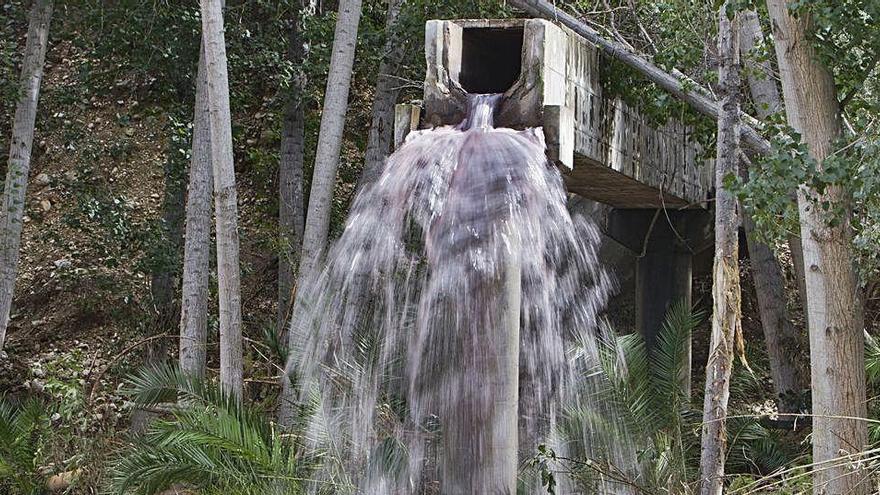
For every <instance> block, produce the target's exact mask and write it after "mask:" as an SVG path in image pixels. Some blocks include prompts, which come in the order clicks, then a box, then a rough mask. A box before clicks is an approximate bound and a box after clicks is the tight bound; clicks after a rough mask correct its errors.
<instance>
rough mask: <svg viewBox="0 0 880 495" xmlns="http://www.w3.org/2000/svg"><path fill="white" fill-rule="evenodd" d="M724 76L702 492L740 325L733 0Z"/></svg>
mask: <svg viewBox="0 0 880 495" xmlns="http://www.w3.org/2000/svg"><path fill="white" fill-rule="evenodd" d="M718 19H719V21H718V59H719V64H720V65H719V70H718V82H719V96H720V97H721V112H720V114H719V118H718V152H717V158H716V164H715V268H714V270H713V283H712V300H713V311H712V338H711V344H710V348H709V361H708V363H707V364H706V393H705V399H704V402H703V437H702V442H701V449H700V493H701V494H702V495H721V492H722V489H723V487H724V457H725V451H726V449H727V431H726V421H727V402H728V399H729V398H730V375H731V371H732V370H733V355H734V350H733V345H734V337H735V335H736V332H738V331H739V327H740V285H739V265H738V252H737V251H738V249H737V246H738V234H737V228H738V215H737V204H736V197H735V196H734V195H733V194H732V193H731V192H730V191H728V190H726V189H725V188H724V179H725V177H727V176H728V175H730V174H735V173H736V170H737V165H738V164H739V130H738V126H739V106H740V104H739V96H740V95H739V85H740V76H739V51H738V50H737V45H738V41H737V37H738V34H739V33H738V28H737V26H736V24H737V20H738V17H737V16H736V15H734V17H733V19H730V18H729V17H728V15H727V3H726V2H725V4H724V5H722V6H721V9H720V11H719V16H718Z"/></svg>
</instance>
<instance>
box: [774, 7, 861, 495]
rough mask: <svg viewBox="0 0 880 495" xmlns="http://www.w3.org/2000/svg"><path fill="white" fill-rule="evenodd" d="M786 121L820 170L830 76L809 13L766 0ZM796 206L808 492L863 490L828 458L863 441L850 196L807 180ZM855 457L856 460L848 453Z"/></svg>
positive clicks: (832, 111)
mask: <svg viewBox="0 0 880 495" xmlns="http://www.w3.org/2000/svg"><path fill="white" fill-rule="evenodd" d="M767 9H768V11H769V12H770V18H771V20H772V21H773V35H774V39H775V44H776V57H777V60H778V63H779V72H780V75H781V78H782V92H783V96H784V98H785V111H786V115H787V118H788V123H789V125H791V127H793V128H794V130H795V131H797V132H798V133H799V134H800V135H801V137H802V139H803V141H804V142H805V143H806V145H807V148H808V149H809V153H810V155H811V158H813V159H814V160H815V161H816V162H817V163H818V164H819V166H820V167H821V166H822V162H823V161H824V160H825V158H827V157H828V156H829V154H830V153H831V152H832V151H833V146H834V141H835V140H836V139H837V137H838V136H839V135H840V132H841V122H840V116H839V111H840V108H839V105H838V101H837V91H836V88H835V86H834V78H833V76H832V74H831V72H830V71H829V69H828V68H827V67H825V66H824V65H823V63H822V62H821V61H820V60H819V58H818V56H817V54H816V53H815V50H814V48H813V45H812V43H813V40H812V39H811V38H810V37H809V36H808V32H809V29H810V22H811V21H810V15H809V12H800V13H799V15H798V17H797V18H795V17H793V16H792V15H791V13H790V12H789V10H788V2H787V1H786V0H767ZM825 201H827V202H828V203H829V204H830V205H831V207H832V209H831V211H837V208H838V207H839V208H840V210H841V211H844V212H846V213H843V214H842V215H843V218H836V219H835V220H838V221H837V222H835V224H834V225H832V224H831V223H830V222H829V221H828V220H829V218H828V215H827V214H824V213H823V212H822V210H821V209H818V210H817V209H816V208H815V206H816V205H817V204H819V202H825ZM798 209H799V210H800V224H801V233H802V239H801V241H802V243H803V252H804V266H805V268H806V270H805V275H806V277H805V281H806V286H807V301H806V303H807V304H806V306H807V312H808V318H807V319H808V327H809V331H810V364H811V370H812V377H811V378H812V392H813V394H812V397H813V409H812V412H813V415H814V417H813V433H812V442H813V462H816V463H826V464H824V465H822V466H821V468H819V469H815V470H814V474H813V493H815V494H817V495H820V494H821V495H824V494H840V493H848V494H866V493H868V492H869V491H870V489H871V486H870V482H869V477H868V473H866V472H865V468H864V467H863V466H861V467H860V465H858V464H857V463H856V462H840V461H835V462H829V461H831V460H832V459H837V458H839V457H841V456H845V455H848V454H855V453H857V452H860V451H862V450H863V449H864V448H865V446H866V445H867V443H868V433H867V430H868V429H867V423H866V422H865V420H864V419H858V418H865V417H866V414H867V411H866V405H865V354H864V333H863V332H864V315H863V308H862V307H861V299H860V297H859V289H858V283H857V277H856V273H855V270H854V267H853V259H854V257H853V252H852V227H851V223H850V221H851V212H850V193H849V192H848V191H846V190H844V189H842V188H841V187H839V186H831V187H828V188H826V189H825V191H823V192H822V193H820V192H818V191H816V190H813V189H810V188H809V187H808V186H806V185H804V186H801V188H800V189H799V190H798ZM850 459H851V460H853V461H855V459H852V458H850Z"/></svg>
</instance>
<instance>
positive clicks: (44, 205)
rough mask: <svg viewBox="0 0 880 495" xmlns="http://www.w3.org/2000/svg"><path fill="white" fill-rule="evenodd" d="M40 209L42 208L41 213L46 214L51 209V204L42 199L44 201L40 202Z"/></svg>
mask: <svg viewBox="0 0 880 495" xmlns="http://www.w3.org/2000/svg"><path fill="white" fill-rule="evenodd" d="M40 208H42V209H43V211H45V212H48V211H49V210H51V209H52V202H51V201H49V200H48V199H44V200H42V201H40Z"/></svg>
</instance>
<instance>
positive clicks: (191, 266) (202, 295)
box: [180, 42, 214, 378]
mask: <svg viewBox="0 0 880 495" xmlns="http://www.w3.org/2000/svg"><path fill="white" fill-rule="evenodd" d="M207 77H208V76H207V68H206V67H205V47H204V42H202V48H201V50H200V54H199V67H198V74H197V76H196V98H195V111H194V115H193V137H192V152H191V156H190V168H189V190H188V191H187V200H186V233H185V241H184V250H183V282H182V284H181V292H182V295H183V297H182V299H183V301H182V304H181V312H180V369H181V371H183V372H184V373H186V374H188V375H191V376H195V377H199V378H202V377H204V376H205V361H206V358H207V350H206V347H207V344H208V292H209V286H208V285H209V281H210V275H211V274H210V269H211V266H210V263H211V261H210V257H211V195H212V193H213V189H214V188H213V184H212V183H211V182H212V180H213V179H212V175H213V174H212V173H211V126H210V123H209V122H208V118H209V117H208V79H207Z"/></svg>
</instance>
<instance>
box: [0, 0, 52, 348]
mask: <svg viewBox="0 0 880 495" xmlns="http://www.w3.org/2000/svg"><path fill="white" fill-rule="evenodd" d="M53 6H54V2H53V1H52V0H34V3H33V6H32V7H31V12H30V16H29V17H30V18H29V22H28V32H27V43H26V44H25V49H24V59H23V60H22V63H21V93H20V96H19V99H18V104H17V105H16V107H15V116H14V117H13V121H12V138H11V139H10V141H9V164H8V167H7V169H6V185H5V187H4V189H3V211H2V212H0V222H2V224H0V236H2V239H0V242H2V244H0V249H2V252H0V354H2V352H3V344H4V342H5V341H6V329H7V328H8V327H9V313H10V310H11V309H12V296H13V292H14V290H15V278H16V276H17V275H18V259H19V255H20V247H21V225H22V217H23V216H24V206H25V192H26V191H27V179H28V174H29V172H30V168H31V148H32V146H33V143H34V124H35V122H36V119H37V101H38V100H39V99H40V82H41V81H42V80H43V65H44V63H45V61H46V48H47V46H48V44H49V22H50V21H51V20H52V9H53Z"/></svg>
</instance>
